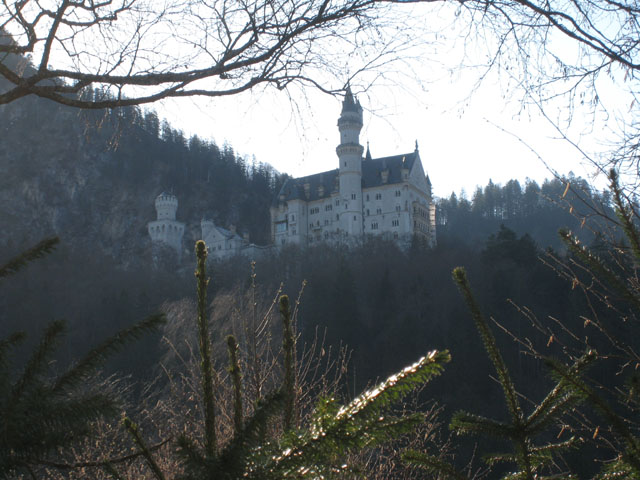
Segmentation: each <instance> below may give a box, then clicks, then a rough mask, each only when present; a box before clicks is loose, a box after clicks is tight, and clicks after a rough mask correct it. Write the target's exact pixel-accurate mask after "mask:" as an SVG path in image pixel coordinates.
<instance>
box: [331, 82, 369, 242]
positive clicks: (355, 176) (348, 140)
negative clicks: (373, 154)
mask: <svg viewBox="0 0 640 480" xmlns="http://www.w3.org/2000/svg"><path fill="white" fill-rule="evenodd" d="M338 130H339V131H340V144H339V145H338V147H337V148H336V153H337V154H338V161H339V162H340V165H339V168H338V171H339V178H340V205H339V207H338V208H339V216H340V230H341V232H342V233H344V234H346V235H348V236H357V238H359V237H360V236H362V234H363V219H362V152H363V151H364V148H363V147H362V145H360V130H362V107H361V106H360V103H359V102H358V101H357V100H356V99H354V98H353V94H352V93H351V87H349V86H347V92H346V95H345V97H344V101H343V102H342V112H341V113H340V118H339V119H338Z"/></svg>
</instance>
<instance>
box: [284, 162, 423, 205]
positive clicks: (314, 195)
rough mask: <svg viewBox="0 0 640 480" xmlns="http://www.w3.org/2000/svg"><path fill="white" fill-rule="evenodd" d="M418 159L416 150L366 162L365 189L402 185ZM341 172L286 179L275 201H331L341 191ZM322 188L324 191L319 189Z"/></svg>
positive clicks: (363, 184)
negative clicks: (385, 177)
mask: <svg viewBox="0 0 640 480" xmlns="http://www.w3.org/2000/svg"><path fill="white" fill-rule="evenodd" d="M417 158H419V155H418V152H417V151H414V152H411V153H407V154H404V155H393V156H390V157H382V158H374V159H370V160H369V159H366V160H364V161H363V162H362V188H363V189H366V188H373V187H379V186H381V185H392V184H394V183H402V182H403V180H402V170H403V169H404V168H406V169H407V170H409V171H410V170H411V169H412V168H413V165H414V163H415V161H416V159H417ZM385 170H387V171H388V172H389V174H388V177H387V181H386V182H383V181H382V172H383V171H385ZM338 182H339V180H338V170H337V169H336V170H329V171H328V172H322V173H316V174H313V175H308V176H306V177H300V178H290V179H289V180H287V181H286V182H285V183H284V185H283V186H282V188H281V189H280V192H279V194H278V196H277V197H276V199H275V203H276V204H277V203H278V202H280V201H285V202H286V201H289V200H305V201H307V202H311V201H314V200H320V199H323V198H328V197H330V196H331V194H332V193H335V192H337V191H338V188H339V183H338ZM307 184H308V185H309V187H308V190H309V197H308V198H307V196H306V194H305V185H307ZM320 186H322V187H323V188H322V191H321V189H320V188H319V187H320Z"/></svg>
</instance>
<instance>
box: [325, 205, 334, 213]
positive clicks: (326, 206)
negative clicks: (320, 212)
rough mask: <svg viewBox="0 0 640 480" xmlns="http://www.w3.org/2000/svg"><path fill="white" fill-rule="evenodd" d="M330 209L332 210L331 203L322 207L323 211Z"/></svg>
mask: <svg viewBox="0 0 640 480" xmlns="http://www.w3.org/2000/svg"><path fill="white" fill-rule="evenodd" d="M331 210H333V205H325V207H324V211H325V212H330V211H331Z"/></svg>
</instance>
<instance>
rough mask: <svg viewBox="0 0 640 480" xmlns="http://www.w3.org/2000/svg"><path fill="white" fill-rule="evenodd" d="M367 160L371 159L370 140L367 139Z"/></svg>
mask: <svg viewBox="0 0 640 480" xmlns="http://www.w3.org/2000/svg"><path fill="white" fill-rule="evenodd" d="M364 159H365V160H371V150H369V142H368V141H367V153H366V155H365V157H364Z"/></svg>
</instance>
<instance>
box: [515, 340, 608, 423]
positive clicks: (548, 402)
mask: <svg viewBox="0 0 640 480" xmlns="http://www.w3.org/2000/svg"><path fill="white" fill-rule="evenodd" d="M595 359H596V355H595V353H594V352H587V353H586V354H585V355H583V356H581V357H580V358H578V359H577V360H576V361H575V362H574V364H573V365H572V366H571V367H570V368H569V374H571V375H580V374H581V373H582V372H583V371H584V370H585V369H586V368H587V367H588V366H589V365H591V363H593V361H594V360H595ZM557 380H558V381H557V383H556V385H555V387H554V388H553V390H551V392H549V393H548V394H547V396H546V397H545V398H544V399H543V400H542V402H540V403H539V404H538V406H537V407H536V408H535V410H534V411H533V412H532V413H531V415H529V417H528V418H527V420H526V422H525V426H526V428H527V429H528V430H529V431H530V432H531V433H536V432H538V431H541V430H542V429H543V428H544V427H546V426H547V425H548V424H549V423H550V422H551V421H553V419H554V418H555V417H556V416H557V414H558V413H559V412H561V411H564V410H566V409H567V408H568V407H569V406H570V405H572V404H574V403H575V402H576V401H577V400H578V397H581V395H580V394H579V393H578V392H576V390H575V388H572V387H571V386H570V384H569V383H568V382H567V381H566V379H565V378H564V377H561V378H559V379H557Z"/></svg>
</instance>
